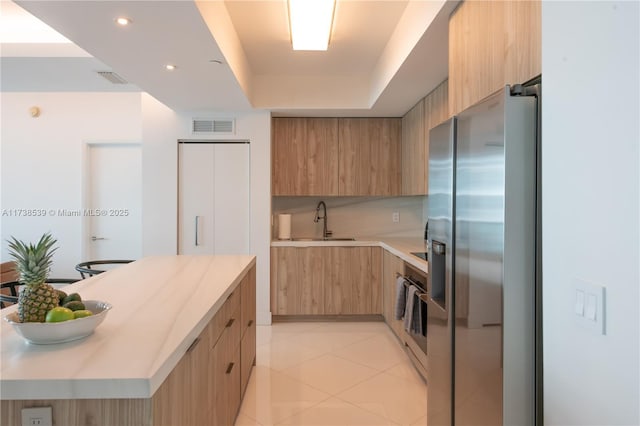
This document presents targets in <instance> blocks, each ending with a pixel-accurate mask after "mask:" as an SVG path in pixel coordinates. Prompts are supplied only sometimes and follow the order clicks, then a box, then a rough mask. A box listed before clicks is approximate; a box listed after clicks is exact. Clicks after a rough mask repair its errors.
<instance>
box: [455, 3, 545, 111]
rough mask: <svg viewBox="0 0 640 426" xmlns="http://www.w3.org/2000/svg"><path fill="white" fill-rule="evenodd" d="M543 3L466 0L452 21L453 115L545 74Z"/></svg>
mask: <svg viewBox="0 0 640 426" xmlns="http://www.w3.org/2000/svg"><path fill="white" fill-rule="evenodd" d="M540 28H541V16H540V0H532V1H529V0H522V1H510V2H496V1H465V2H463V3H462V4H461V5H460V6H459V7H458V8H457V9H456V11H455V12H454V13H453V14H452V15H451V17H450V19H449V112H450V114H451V115H453V114H457V113H459V112H461V111H462V110H464V109H465V108H467V107H469V106H471V105H473V104H475V103H476V102H478V101H480V100H481V99H483V98H485V97H486V96H488V95H490V94H491V93H493V92H495V91H496V90H499V89H500V88H501V87H503V86H504V85H505V84H516V83H524V82H525V81H527V80H530V79H531V78H533V77H535V76H537V75H538V74H540V73H541V71H542V67H541V31H540Z"/></svg>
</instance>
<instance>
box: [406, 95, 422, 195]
mask: <svg viewBox="0 0 640 426" xmlns="http://www.w3.org/2000/svg"><path fill="white" fill-rule="evenodd" d="M424 102H425V99H424V98H423V99H421V100H420V102H418V103H417V104H416V105H415V106H414V107H413V108H411V110H409V112H407V113H406V114H405V116H404V117H402V195H424V194H426V193H427V167H426V164H427V154H426V149H427V145H426V144H425V124H424V119H425V113H424Z"/></svg>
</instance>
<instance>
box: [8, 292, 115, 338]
mask: <svg viewBox="0 0 640 426" xmlns="http://www.w3.org/2000/svg"><path fill="white" fill-rule="evenodd" d="M82 303H84V305H85V307H86V309H88V310H90V311H91V312H93V315H90V316H88V317H84V318H77V319H73V320H69V321H63V322H25V323H22V322H19V321H18V312H12V313H10V314H9V315H6V316H5V317H4V319H5V321H7V322H8V323H9V324H11V325H12V326H13V328H14V329H15V330H16V332H17V333H18V334H19V335H21V336H22V337H24V338H25V340H27V341H28V342H29V343H35V344H37V345H52V344H55V343H64V342H71V341H72V340H77V339H82V338H83V337H86V336H88V335H90V334H91V333H93V331H94V330H95V328H96V327H97V326H99V325H100V323H101V322H102V321H104V319H105V317H106V316H107V313H108V312H109V309H111V305H110V304H109V303H107V302H101V301H99V300H83V301H82Z"/></svg>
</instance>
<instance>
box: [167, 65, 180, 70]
mask: <svg viewBox="0 0 640 426" xmlns="http://www.w3.org/2000/svg"><path fill="white" fill-rule="evenodd" d="M164 67H165V68H166V69H168V70H169V71H173V70H175V69H176V68H178V67H177V66H175V65H171V64H167V65H165V66H164Z"/></svg>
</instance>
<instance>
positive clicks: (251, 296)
mask: <svg viewBox="0 0 640 426" xmlns="http://www.w3.org/2000/svg"><path fill="white" fill-rule="evenodd" d="M241 286H242V287H241V299H242V302H241V310H242V312H241V324H242V327H243V334H242V340H241V342H240V345H241V347H240V384H241V389H242V392H241V395H244V392H245V390H246V388H247V384H248V383H249V377H250V376H251V369H252V368H253V366H254V365H255V360H256V271H255V268H253V269H251V271H249V273H248V274H247V276H246V277H245V279H244V280H243V282H242V284H241Z"/></svg>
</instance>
